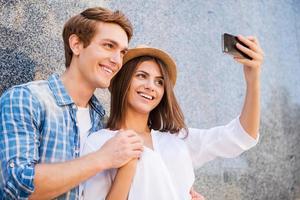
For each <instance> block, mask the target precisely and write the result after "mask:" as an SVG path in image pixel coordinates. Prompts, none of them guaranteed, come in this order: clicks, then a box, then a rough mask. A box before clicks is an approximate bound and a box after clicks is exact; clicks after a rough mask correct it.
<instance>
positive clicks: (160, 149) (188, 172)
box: [83, 118, 258, 200]
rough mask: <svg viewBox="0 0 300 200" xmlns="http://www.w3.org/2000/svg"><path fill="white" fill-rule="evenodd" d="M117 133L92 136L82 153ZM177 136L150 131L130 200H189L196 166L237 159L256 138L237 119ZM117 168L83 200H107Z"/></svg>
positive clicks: (87, 188)
mask: <svg viewBox="0 0 300 200" xmlns="http://www.w3.org/2000/svg"><path fill="white" fill-rule="evenodd" d="M115 134H117V132H116V131H110V130H107V129H103V130H100V131H98V132H96V133H93V134H91V135H90V136H89V137H88V139H87V141H86V145H85V147H84V151H83V154H87V153H90V152H93V151H96V150H97V149H99V148H100V147H101V146H102V145H103V144H104V143H105V142H106V141H107V140H108V139H110V138H111V137H113V136H114V135H115ZM185 135H186V134H185V132H184V130H183V131H181V132H179V133H178V134H176V135H175V134H170V133H165V132H160V131H154V130H152V131H151V136H152V141H153V149H154V150H151V149H149V148H147V147H145V148H144V152H143V154H142V156H141V158H140V160H139V161H138V164H137V169H136V174H135V176H134V178H133V183H132V185H131V188H130V192H129V196H128V199H129V200H141V199H142V200H153V199H155V200H170V199H172V200H187V199H191V196H190V194H189V191H190V189H191V187H192V185H193V182H194V179H195V178H194V172H193V165H194V167H200V166H202V165H203V164H204V163H206V162H208V161H210V160H213V159H215V158H216V157H225V158H229V157H235V156H238V155H239V154H241V153H242V152H243V151H245V150H247V149H249V148H251V147H253V146H254V145H255V144H256V143H257V141H258V139H256V140H255V139H253V138H252V137H251V136H249V135H248V134H247V133H246V132H245V131H244V129H243V128H242V126H241V124H240V121H239V119H238V118H236V119H234V120H233V121H231V122H230V123H229V124H228V125H226V126H219V127H214V128H212V129H205V130H204V129H189V133H188V136H187V137H185V138H184V136H185ZM115 174H116V169H109V170H105V171H103V172H101V173H98V174H97V175H96V176H94V177H92V178H90V179H89V180H87V181H86V182H85V183H84V184H83V186H84V199H86V200H94V199H99V200H100V199H101V200H102V199H103V200H104V199H105V197H106V195H107V193H108V191H109V189H110V187H111V184H112V182H113V179H114V177H115Z"/></svg>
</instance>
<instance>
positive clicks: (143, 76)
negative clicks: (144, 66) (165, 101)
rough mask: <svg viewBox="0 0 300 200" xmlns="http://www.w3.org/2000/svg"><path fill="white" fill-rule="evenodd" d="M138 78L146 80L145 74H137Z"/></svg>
mask: <svg viewBox="0 0 300 200" xmlns="http://www.w3.org/2000/svg"><path fill="white" fill-rule="evenodd" d="M136 76H137V77H138V78H146V76H145V74H137V75H136Z"/></svg>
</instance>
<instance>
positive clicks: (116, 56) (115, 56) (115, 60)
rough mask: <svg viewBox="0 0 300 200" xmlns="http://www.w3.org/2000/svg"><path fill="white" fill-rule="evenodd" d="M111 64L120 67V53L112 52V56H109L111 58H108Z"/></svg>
mask: <svg viewBox="0 0 300 200" xmlns="http://www.w3.org/2000/svg"><path fill="white" fill-rule="evenodd" d="M110 60H111V62H113V63H115V64H116V65H117V66H120V65H122V62H123V58H122V56H121V52H118V51H116V52H114V53H113V54H112V55H111V58H110Z"/></svg>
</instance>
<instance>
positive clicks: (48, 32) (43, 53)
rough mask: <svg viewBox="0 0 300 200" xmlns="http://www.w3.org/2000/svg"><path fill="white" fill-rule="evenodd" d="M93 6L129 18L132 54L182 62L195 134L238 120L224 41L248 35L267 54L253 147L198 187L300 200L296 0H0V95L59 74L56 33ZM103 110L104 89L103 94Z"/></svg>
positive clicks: (212, 196)
mask: <svg viewBox="0 0 300 200" xmlns="http://www.w3.org/2000/svg"><path fill="white" fill-rule="evenodd" d="M91 6H105V7H108V8H111V9H120V10H122V11H123V12H125V13H126V14H127V15H128V16H129V18H130V19H131V21H132V23H133V24H134V27H135V34H134V38H133V40H132V43H131V46H135V45H136V44H139V43H145V44H149V45H153V46H156V47H160V48H163V49H166V50H167V51H168V52H170V53H171V54H172V55H173V57H175V59H176V61H177V63H178V71H179V76H178V82H177V85H176V94H177V97H178V99H179V102H180V104H181V106H182V109H183V111H184V113H185V117H186V121H187V124H188V125H189V126H191V127H199V128H208V127H211V126H215V125H220V124H224V123H227V122H228V121H229V120H231V119H232V118H234V117H235V116H237V115H238V114H239V112H240V110H241V106H242V103H243V98H244V93H245V91H244V90H245V84H244V80H243V72H242V67H241V66H240V65H238V64H236V63H234V62H233V61H232V59H231V58H230V57H229V56H226V55H223V54H222V52H221V34H222V33H223V32H229V33H233V34H237V33H242V34H245V35H249V34H253V35H256V36H257V37H258V38H259V39H260V43H261V46H262V47H263V49H264V51H265V62H264V65H263V69H262V120H261V129H260V133H261V136H260V142H259V144H258V145H257V146H256V147H255V148H253V149H251V150H250V151H248V152H246V153H244V154H243V155H241V156H240V157H238V158H236V159H227V160H221V159H220V160H216V161H213V162H211V163H208V164H206V165H205V166H203V167H202V168H201V169H198V170H197V173H196V175H197V177H196V183H195V184H196V189H197V190H198V191H200V192H201V193H202V194H203V195H204V196H205V197H206V199H209V200H221V199H225V200H227V199H228V200H229V199H230V200H231V199H245V200H253V199H272V200H273V199H299V198H300V169H299V168H300V159H299V155H300V154H299V153H300V148H299V143H300V136H299V134H300V122H299V119H300V78H299V76H300V39H299V38H300V1H299V0H281V1H280V0H264V1H261V0H253V1H246V0H227V1H218V0H211V1H204V0H203V1H200V0H199V1H196V0H190V1H185V0H182V1H179V0H165V1H155V0H149V1H141V0H130V1H122V0H116V1H109V0H103V1H98V0H85V1H75V0H73V1H72V0H68V1H58V0H43V1H35V0H22V1H21V0H0V36H1V37H0V83H1V84H0V94H1V93H2V92H3V91H4V90H5V89H7V88H8V87H11V86H12V85H15V84H19V83H24V82H27V81H31V80H36V79H42V78H46V77H47V76H48V75H49V74H51V73H53V72H58V73H61V72H62V71H63V70H64V56H63V55H64V54H63V46H62V44H63V43H62V39H61V31H62V27H63V24H64V22H65V21H66V20H67V19H68V18H69V17H70V16H72V15H73V14H76V13H78V12H80V11H81V10H83V9H85V8H87V7H91ZM98 95H99V98H101V99H102V101H103V102H104V104H105V106H106V108H108V106H109V94H108V92H107V91H99V92H98Z"/></svg>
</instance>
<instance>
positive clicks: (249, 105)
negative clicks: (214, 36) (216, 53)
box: [235, 35, 264, 139]
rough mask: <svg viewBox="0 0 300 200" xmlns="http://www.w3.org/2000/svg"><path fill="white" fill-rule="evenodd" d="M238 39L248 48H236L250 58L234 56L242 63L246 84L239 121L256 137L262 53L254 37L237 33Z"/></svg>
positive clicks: (258, 119) (238, 45) (238, 46)
mask: <svg viewBox="0 0 300 200" xmlns="http://www.w3.org/2000/svg"><path fill="white" fill-rule="evenodd" d="M238 39H239V40H240V41H241V42H243V43H244V44H246V45H247V46H248V47H249V48H246V47H244V46H242V45H240V44H237V48H239V49H240V50H241V51H243V52H244V53H246V54H247V55H249V56H250V57H251V58H252V60H250V59H241V58H235V60H236V61H237V62H239V63H241V64H243V65H244V76H245V80H246V84H247V89H246V96H245V101H244V106H243V109H242V112H241V115H240V122H241V125H242V126H243V128H244V129H245V131H246V132H247V133H248V134H249V135H250V136H251V137H253V138H254V139H256V138H257V134H258V131H259V123H260V72H261V65H262V62H263V54H264V53H263V50H262V49H261V47H260V45H259V42H258V40H257V39H256V38H255V37H253V36H250V37H243V36H240V35H239V36H238Z"/></svg>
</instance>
